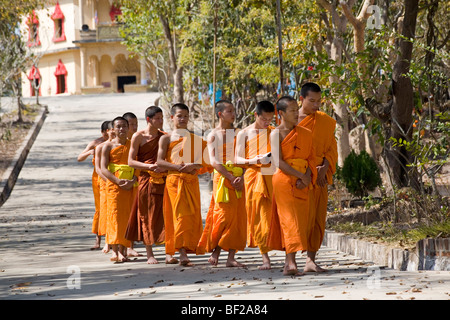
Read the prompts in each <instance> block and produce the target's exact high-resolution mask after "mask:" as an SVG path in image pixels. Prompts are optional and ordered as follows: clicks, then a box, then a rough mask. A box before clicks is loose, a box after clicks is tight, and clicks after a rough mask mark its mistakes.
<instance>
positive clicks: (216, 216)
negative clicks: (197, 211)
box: [198, 140, 247, 254]
mask: <svg viewBox="0 0 450 320" xmlns="http://www.w3.org/2000/svg"><path fill="white" fill-rule="evenodd" d="M221 153H222V154H221V155H219V156H218V158H219V159H220V158H221V159H222V165H223V166H224V167H225V168H226V169H227V170H228V171H230V172H232V173H233V175H234V176H235V177H240V176H242V175H243V169H242V168H241V167H239V166H235V165H234V164H233V162H232V160H234V154H235V140H234V141H233V142H229V143H228V144H226V143H224V144H223V150H222V152H221ZM231 159H232V160H231ZM246 238H247V215H246V209H245V192H244V190H241V191H237V190H235V189H234V188H233V187H232V186H231V184H230V183H229V181H228V179H226V178H224V177H223V176H222V175H221V174H220V173H219V172H217V171H214V180H213V195H212V197H211V203H210V206H209V210H208V214H207V216H206V222H205V229H204V230H203V234H202V237H201V239H200V242H199V244H198V247H199V252H200V253H202V254H203V253H205V252H212V251H213V250H214V248H216V247H217V246H219V247H221V248H222V249H224V250H226V251H228V250H230V249H234V250H236V251H237V250H244V249H245V246H246V242H247V239H246Z"/></svg>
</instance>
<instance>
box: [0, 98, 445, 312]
mask: <svg viewBox="0 0 450 320" xmlns="http://www.w3.org/2000/svg"><path fill="white" fill-rule="evenodd" d="M155 98H157V95H156V94H154V93H149V94H114V95H101V96H66V97H54V98H41V103H43V104H47V105H48V107H49V114H48V117H47V119H46V121H45V123H44V126H43V127H42V129H41V131H40V134H39V136H38V138H37V139H36V141H35V143H34V145H33V147H32V149H31V151H30V154H29V155H28V158H27V161H26V163H25V166H24V168H23V169H22V171H21V173H20V175H19V178H18V181H17V183H16V185H15V187H14V190H13V192H12V194H11V196H10V198H9V199H8V200H7V202H6V203H5V204H4V205H3V206H2V207H0V251H1V254H0V299H8V300H21V299H28V300H30V299H107V300H109V299H159V300H175V299H177V300H188V301H190V300H189V299H191V300H204V301H206V300H207V301H209V302H211V301H213V302H214V301H221V300H235V301H234V302H235V303H238V301H237V300H257V301H260V300H272V301H278V300H287V299H289V300H299V299H312V300H320V299H333V300H335V299H350V300H361V299H394V300H397V299H404V300H407V299H445V300H447V299H449V293H450V287H449V283H450V273H449V272H436V271H427V272H401V271H396V270H391V269H387V268H384V267H378V266H375V265H373V264H372V263H371V262H370V261H362V260H360V259H359V258H358V257H353V256H349V255H346V254H343V253H341V252H337V251H336V250H333V249H331V248H326V247H322V248H321V250H320V251H319V254H318V261H319V263H320V264H321V265H322V266H324V267H326V268H327V269H328V270H329V271H328V272H327V273H323V274H307V275H305V276H302V277H285V276H283V275H282V267H283V260H284V253H283V252H279V251H273V252H271V259H272V262H273V268H272V270H269V271H260V270H258V266H259V264H260V256H259V253H258V250H257V249H246V250H245V251H243V252H240V253H238V258H239V259H240V260H239V261H240V262H243V263H245V264H246V265H247V269H233V268H226V267H225V255H222V256H221V260H220V263H219V266H218V267H211V266H210V265H209V264H208V262H207V258H208V256H207V255H205V256H193V257H192V261H193V262H194V263H195V267H192V268H185V267H180V266H178V265H175V266H173V265H170V266H169V265H165V264H164V263H163V261H164V247H163V246H158V247H156V248H155V252H156V255H157V258H158V259H159V261H160V262H161V263H160V264H158V265H147V264H146V259H145V248H144V247H143V245H142V244H139V243H138V244H137V245H136V248H137V250H138V252H140V253H142V254H143V255H144V256H142V257H138V258H136V259H135V260H133V261H132V262H129V263H123V264H113V263H111V262H110V261H109V254H107V255H105V254H103V253H101V252H100V251H90V250H89V249H90V247H91V245H93V243H94V235H92V234H91V221H92V216H93V212H94V209H93V208H94V203H93V196H92V190H91V182H90V177H91V174H92V164H91V162H90V159H89V160H87V161H85V162H83V163H78V162H77V161H76V158H77V155H78V154H79V152H80V151H82V149H83V148H84V147H85V145H86V144H87V143H88V142H89V141H90V140H92V139H94V138H96V137H97V136H98V135H99V130H100V129H99V127H100V124H101V123H102V121H104V120H109V119H113V118H114V117H115V116H117V115H121V114H123V113H124V112H127V111H132V112H134V113H135V114H136V115H137V116H138V117H139V120H140V122H139V127H140V128H143V127H144V126H145V122H144V116H143V114H144V110H145V108H146V107H147V106H149V105H151V104H152V103H153V101H154V100H155ZM209 200H210V193H209V192H208V189H207V183H206V181H203V183H202V203H203V214H205V211H206V209H207V206H208V204H209ZM298 261H299V265H300V267H302V266H303V265H304V263H305V257H304V256H299V257H298ZM185 302H186V301H185ZM186 303H188V302H186ZM172 311H173V310H172ZM174 312H177V313H178V312H179V313H181V312H182V310H181V309H177V310H175V311H174Z"/></svg>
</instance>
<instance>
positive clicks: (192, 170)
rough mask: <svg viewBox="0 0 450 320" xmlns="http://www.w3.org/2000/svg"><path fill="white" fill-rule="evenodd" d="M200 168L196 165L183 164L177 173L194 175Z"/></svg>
mask: <svg viewBox="0 0 450 320" xmlns="http://www.w3.org/2000/svg"><path fill="white" fill-rule="evenodd" d="M200 167H201V165H199V164H196V163H184V164H182V166H181V168H180V169H179V170H178V171H180V172H184V173H189V174H196V173H197V170H198V169H200Z"/></svg>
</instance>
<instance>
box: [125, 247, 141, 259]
mask: <svg viewBox="0 0 450 320" xmlns="http://www.w3.org/2000/svg"><path fill="white" fill-rule="evenodd" d="M127 257H142V254H140V253H138V252H137V251H136V250H134V249H131V248H127Z"/></svg>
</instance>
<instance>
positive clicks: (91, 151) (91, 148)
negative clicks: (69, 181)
mask: <svg viewBox="0 0 450 320" xmlns="http://www.w3.org/2000/svg"><path fill="white" fill-rule="evenodd" d="M108 123H109V121H104V122H103V123H102V125H101V128H100V131H101V137H99V138H97V139H95V140H93V141H91V142H89V143H88V145H87V146H86V148H85V149H84V150H83V151H82V152H81V153H80V154H79V155H78V158H77V160H78V162H82V161H84V160H86V159H87V158H88V157H89V156H91V155H92V156H93V158H92V164H93V165H94V170H93V171H92V178H91V180H92V191H93V193H94V205H95V213H94V217H93V219H92V233H94V234H95V238H96V239H95V244H94V246H93V247H92V248H91V250H96V249H99V248H100V242H101V236H100V235H99V234H98V224H99V212H100V185H99V183H98V174H97V171H96V170H95V148H96V147H97V146H98V145H99V144H101V143H103V142H105V141H106V140H108V132H107V130H108Z"/></svg>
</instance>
